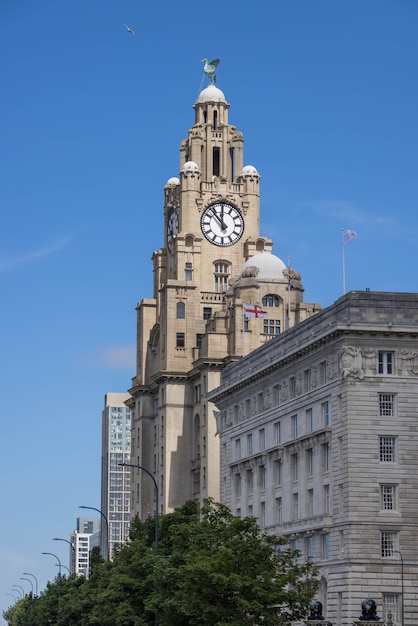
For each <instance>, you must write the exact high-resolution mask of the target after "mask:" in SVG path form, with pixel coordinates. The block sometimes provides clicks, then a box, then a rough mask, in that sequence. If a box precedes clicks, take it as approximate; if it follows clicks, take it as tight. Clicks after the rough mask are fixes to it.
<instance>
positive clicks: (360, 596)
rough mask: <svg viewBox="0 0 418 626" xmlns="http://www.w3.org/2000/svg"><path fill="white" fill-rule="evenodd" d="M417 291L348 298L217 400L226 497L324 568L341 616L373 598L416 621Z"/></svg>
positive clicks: (327, 600) (277, 342)
mask: <svg viewBox="0 0 418 626" xmlns="http://www.w3.org/2000/svg"><path fill="white" fill-rule="evenodd" d="M417 364H418V294H404V293H375V292H350V293H349V294H347V295H345V296H343V297H341V298H340V299H339V300H338V301H337V302H335V304H333V305H332V306H330V307H328V308H327V309H324V310H323V311H321V312H319V313H318V314H317V315H315V316H314V317H311V318H310V319H308V320H306V321H304V322H302V323H301V324H298V325H297V326H296V327H294V328H292V329H290V330H288V331H287V332H285V333H283V334H282V335H280V336H279V337H276V338H274V339H273V340H272V341H270V342H268V343H267V344H266V345H264V346H262V347H260V348H258V349H256V350H255V351H253V352H252V353H251V354H250V355H248V356H246V357H245V358H243V359H241V360H240V361H238V362H236V363H233V364H230V365H229V366H228V367H227V368H225V369H224V370H223V372H222V375H221V385H220V386H219V388H218V389H216V390H214V391H213V392H212V393H210V394H209V398H208V399H209V400H210V401H211V402H214V403H215V404H216V407H217V414H216V420H217V427H218V432H219V437H220V442H221V500H222V501H223V502H224V503H225V504H227V505H228V506H229V507H230V508H231V509H232V511H233V512H234V513H236V514H239V515H254V516H257V517H258V519H259V522H260V524H261V526H262V527H264V528H265V529H266V531H267V532H269V533H275V534H280V535H284V536H285V537H286V538H287V539H288V540H289V542H290V543H291V545H292V546H293V547H295V548H297V549H299V550H300V554H301V555H300V558H301V559H302V560H306V559H312V560H313V561H314V562H315V563H316V564H317V565H318V566H319V567H320V572H321V589H320V597H319V600H320V601H321V602H322V603H323V605H324V613H325V614H326V616H327V618H328V619H329V620H330V621H331V622H332V623H333V624H350V623H353V621H354V620H356V619H357V618H358V607H359V606H360V604H361V602H362V601H363V600H364V598H374V599H375V600H376V601H377V603H378V606H379V612H380V613H381V614H382V617H383V619H384V620H385V621H386V620H387V618H388V614H389V613H391V614H392V619H393V622H394V623H397V624H400V623H401V619H402V591H403V587H404V612H405V624H406V625H410V626H413V624H415V623H416V620H417V617H418V606H417V594H416V590H415V587H416V579H417V574H418V510H417V507H416V494H417V493H418V455H417V452H416V448H417V433H418V409H417V407H418V368H417Z"/></svg>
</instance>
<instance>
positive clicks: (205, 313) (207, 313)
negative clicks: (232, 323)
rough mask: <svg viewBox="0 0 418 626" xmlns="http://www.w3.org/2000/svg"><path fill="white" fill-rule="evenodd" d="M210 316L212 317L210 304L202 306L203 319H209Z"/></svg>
mask: <svg viewBox="0 0 418 626" xmlns="http://www.w3.org/2000/svg"><path fill="white" fill-rule="evenodd" d="M211 317H212V307H210V306H205V307H203V319H204V320H210V318H211Z"/></svg>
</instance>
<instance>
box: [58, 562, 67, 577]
mask: <svg viewBox="0 0 418 626" xmlns="http://www.w3.org/2000/svg"><path fill="white" fill-rule="evenodd" d="M55 567H59V565H58V563H55ZM61 567H65V569H66V570H67V572H68V573H69V575H70V576H71V572H70V568H69V567H67V566H66V565H61Z"/></svg>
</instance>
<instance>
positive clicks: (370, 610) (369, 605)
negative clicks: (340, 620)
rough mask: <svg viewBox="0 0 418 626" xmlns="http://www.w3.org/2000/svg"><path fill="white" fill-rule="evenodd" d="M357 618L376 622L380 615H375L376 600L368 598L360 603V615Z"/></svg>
mask: <svg viewBox="0 0 418 626" xmlns="http://www.w3.org/2000/svg"><path fill="white" fill-rule="evenodd" d="M359 620H361V621H364V622H377V621H379V620H380V617H378V616H377V615H376V602H375V601H374V600H372V599H371V598H369V599H368V600H363V602H362V603H361V615H360V617H359Z"/></svg>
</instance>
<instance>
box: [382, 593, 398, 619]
mask: <svg viewBox="0 0 418 626" xmlns="http://www.w3.org/2000/svg"><path fill="white" fill-rule="evenodd" d="M400 605H401V602H400V597H399V594H397V593H384V594H383V619H384V621H385V623H386V624H388V623H389V622H390V623H391V624H399V623H400V622H401V615H400ZM389 616H390V619H389Z"/></svg>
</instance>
